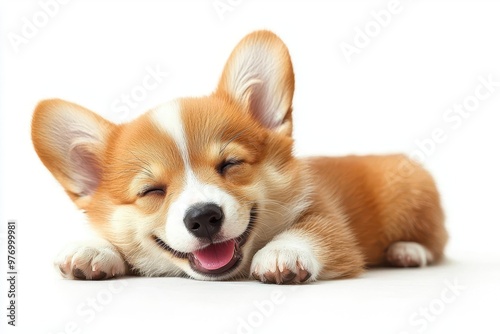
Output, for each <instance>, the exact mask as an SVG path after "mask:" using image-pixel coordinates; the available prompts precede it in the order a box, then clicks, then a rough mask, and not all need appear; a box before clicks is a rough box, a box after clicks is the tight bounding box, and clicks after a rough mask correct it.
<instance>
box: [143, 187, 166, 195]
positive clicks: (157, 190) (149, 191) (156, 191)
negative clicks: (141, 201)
mask: <svg viewBox="0 0 500 334" xmlns="http://www.w3.org/2000/svg"><path fill="white" fill-rule="evenodd" d="M165 193H166V187H164V186H148V187H146V188H144V189H143V190H141V192H140V193H139V194H138V195H139V197H145V196H165Z"/></svg>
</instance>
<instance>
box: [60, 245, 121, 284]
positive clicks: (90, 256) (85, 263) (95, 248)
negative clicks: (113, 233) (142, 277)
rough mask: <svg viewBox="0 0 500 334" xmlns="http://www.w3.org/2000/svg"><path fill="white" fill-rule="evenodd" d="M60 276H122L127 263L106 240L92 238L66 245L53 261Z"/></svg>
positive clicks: (91, 278) (92, 278)
mask: <svg viewBox="0 0 500 334" xmlns="http://www.w3.org/2000/svg"><path fill="white" fill-rule="evenodd" d="M54 264H55V266H56V268H58V269H59V271H60V272H61V274H62V276H63V277H65V278H71V279H90V280H101V279H107V278H112V277H118V276H123V275H125V274H126V272H127V264H126V263H125V261H124V260H123V258H122V256H121V254H120V253H119V252H118V250H117V249H116V248H115V247H114V246H113V245H112V244H111V243H110V242H109V241H107V240H105V239H102V238H97V237H95V238H93V239H90V240H88V241H86V242H78V243H72V244H69V245H68V246H66V247H65V248H64V249H63V250H62V251H61V252H60V253H59V255H58V256H57V258H56V260H55V262H54Z"/></svg>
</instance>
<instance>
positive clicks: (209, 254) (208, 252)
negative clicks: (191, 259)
mask: <svg viewBox="0 0 500 334" xmlns="http://www.w3.org/2000/svg"><path fill="white" fill-rule="evenodd" d="M234 246H235V241H234V240H229V241H226V242H222V243H220V244H212V245H210V246H208V247H205V248H203V249H200V250H197V251H195V252H193V254H194V256H195V257H196V259H198V261H199V263H200V265H201V266H202V267H203V268H204V269H207V270H215V269H219V268H222V267H224V266H225V265H226V264H228V263H229V262H230V261H231V260H232V259H233V256H234Z"/></svg>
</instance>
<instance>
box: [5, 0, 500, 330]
mask: <svg viewBox="0 0 500 334" xmlns="http://www.w3.org/2000/svg"><path fill="white" fill-rule="evenodd" d="M42 1H43V0H42ZM224 2H226V1H224ZM227 2H229V1H227ZM231 3H234V4H235V6H234V10H232V11H230V12H227V13H226V14H225V16H224V19H223V20H221V19H220V18H219V16H218V15H217V12H216V11H215V10H214V7H213V1H212V0H206V1H198V2H196V1H184V2H182V1H163V2H160V1H158V2H155V1H128V2H125V1H114V2H111V1H109V2H104V1H95V2H92V1H72V2H70V3H68V4H67V5H63V6H61V7H60V9H59V11H58V13H57V14H56V15H55V16H54V17H53V18H50V19H49V21H48V23H47V25H46V26H45V27H43V28H41V29H40V30H39V31H38V33H37V34H36V36H34V37H32V38H30V39H29V40H28V43H27V44H26V45H21V46H20V48H19V52H17V53H16V52H15V50H14V49H13V48H12V46H11V44H10V42H9V39H8V34H9V33H20V32H21V29H22V26H23V24H24V23H23V22H24V21H23V17H27V18H32V17H33V15H36V14H37V13H38V12H39V11H40V10H41V7H40V4H39V3H38V2H37V1H2V2H1V4H0V15H1V17H0V32H1V35H2V38H1V40H0V43H1V45H0V51H1V52H2V54H1V57H0V73H1V76H0V80H1V81H0V94H1V95H0V112H1V119H0V152H1V157H0V164H1V167H0V168H1V169H0V172H1V173H0V185H1V189H0V191H1V194H0V196H1V197H0V205H1V207H0V221H1V228H2V229H1V232H2V233H3V234H2V236H3V239H2V243H1V250H0V254H1V258H2V261H1V263H2V271H1V273H2V276H0V277H2V279H1V280H0V282H1V284H2V285H1V286H0V289H1V291H0V296H1V299H0V305H1V306H2V307H1V309H2V310H5V305H6V291H7V290H6V285H5V279H4V278H3V277H4V276H3V275H5V272H6V270H5V258H6V256H5V250H6V247H5V239H4V238H5V227H6V222H7V220H8V219H16V220H17V221H18V224H19V229H18V233H19V244H18V257H19V260H18V261H19V282H18V283H19V285H18V293H19V298H18V305H19V310H18V317H19V318H18V324H19V326H18V327H16V328H7V330H8V333H64V332H66V333H71V332H72V331H71V330H65V327H66V326H68V324H69V326H71V322H75V323H76V324H77V326H78V329H79V330H80V333H105V332H113V333H119V332H133V331H137V332H144V333H148V332H152V331H158V332H172V333H179V332H183V333H196V332H203V333H238V330H239V332H240V333H277V332H290V333H300V332H310V331H313V332H326V333H328V332H339V333H361V332H368V333H402V332H408V333H419V332H425V333H444V332H446V333H470V332H488V333H494V332H499V331H500V323H499V322H498V301H499V300H500V284H499V282H500V247H499V245H498V235H499V233H500V227H499V226H500V224H499V223H500V215H499V213H498V200H499V198H498V189H499V188H500V176H499V175H498V171H499V170H500V160H499V159H498V158H497V154H498V148H499V143H500V131H498V126H499V124H500V113H499V112H498V111H499V109H500V97H499V96H500V87H496V88H495V89H494V90H493V92H492V93H491V94H490V96H488V97H486V98H484V99H483V100H482V101H480V102H479V106H478V107H477V109H476V110H475V111H473V112H471V113H470V115H469V116H468V118H463V119H462V118H460V119H459V120H457V119H456V118H455V119H454V120H453V121H452V120H450V119H448V120H447V119H444V118H443V117H444V116H445V115H447V110H448V109H449V108H453V106H454V104H457V103H458V104H460V103H462V102H463V101H464V100H467V99H468V98H469V97H470V96H473V95H474V94H475V93H476V88H477V87H478V86H479V85H481V79H479V78H480V77H483V78H487V77H488V76H490V75H491V76H492V77H493V78H494V79H495V80H498V81H500V62H499V60H500V43H499V42H498V31H500V20H498V13H499V10H500V4H499V3H497V2H487V1H475V2H474V1H469V2H467V1H461V2H458V1H457V2H451V1H449V2H439V1H403V0H402V1H401V6H402V10H401V11H400V13H398V14H396V15H393V16H392V19H391V22H390V23H389V24H388V25H387V27H383V28H382V29H381V31H380V33H379V35H378V36H376V37H373V38H372V39H371V42H370V43H369V45H367V46H366V47H364V48H362V49H361V50H360V53H359V54H356V55H354V56H353V57H352V61H351V62H350V63H348V62H347V61H346V58H345V57H344V56H343V54H342V52H341V50H340V44H341V43H342V42H346V43H352V42H353V38H354V37H355V35H356V30H355V29H356V27H359V28H364V27H365V25H367V24H368V25H370V24H371V23H370V22H372V21H373V20H374V19H373V17H372V16H371V14H370V12H371V11H372V10H375V11H380V10H382V9H385V8H388V2H387V1H369V2H368V1H367V2H362V1H352V2H348V1H343V2H333V1H332V2H327V1H289V2H285V1H256V0H253V1H245V0H241V1H239V2H238V1H232V2H231ZM260 28H268V29H271V30H273V31H275V32H276V33H278V34H279V35H280V36H281V37H282V39H283V40H284V41H285V42H286V43H287V45H288V46H289V49H290V53H291V56H292V61H293V62H294V69H295V74H296V94H295V99H294V106H295V109H294V112H295V114H294V115H295V137H296V139H297V141H296V151H297V153H298V154H299V155H310V154H330V155H335V154H348V153H358V154H363V153H386V152H396V151H402V152H406V153H414V154H421V155H422V154H424V153H415V152H416V151H418V150H421V149H420V148H419V146H418V144H417V142H422V141H423V140H424V139H426V138H430V137H431V136H432V134H433V133H435V138H436V139H437V140H436V142H437V143H436V144H435V147H434V149H433V150H431V151H428V152H427V154H426V155H423V157H424V163H425V165H426V166H427V167H428V168H429V169H430V170H431V172H432V173H433V174H434V176H435V177H436V179H437V182H438V185H439V188H440V190H441V193H442V198H443V203H444V206H445V209H446V212H447V217H448V220H447V225H448V229H449V231H450V235H451V239H450V243H449V247H448V256H449V258H451V260H450V261H449V262H448V263H446V264H444V265H441V266H437V267H432V268H427V269H422V270H418V269H415V270H414V269H410V270H376V271H369V272H367V273H366V274H365V275H363V276H362V277H360V278H358V279H353V280H341V281H332V282H321V283H317V284H312V285H309V286H301V287H298V288H297V287H281V286H279V287H276V286H271V285H264V284H259V283H257V282H218V283H213V282H212V283H210V282H197V281H193V280H187V279H166V278H159V279H146V278H132V279H126V280H119V281H110V282H75V281H64V280H61V279H59V278H58V276H57V275H56V274H55V272H54V271H53V268H52V267H51V262H52V259H53V258H54V255H55V254H56V253H57V252H58V251H59V250H60V249H61V248H62V247H63V245H64V243H65V242H66V240H69V239H70V237H69V235H71V234H76V235H79V234H80V231H81V229H82V221H83V219H82V215H81V214H80V213H78V212H77V211H76V209H75V208H74V206H73V205H72V203H71V202H70V200H69V199H68V198H66V195H65V194H64V192H63V191H62V189H61V187H60V186H59V185H58V184H57V183H56V181H55V180H54V179H53V178H52V176H51V175H50V174H49V172H48V171H47V170H46V169H45V168H44V167H43V165H42V164H41V163H40V161H39V160H38V158H37V157H36V154H35V153H34V150H33V148H32V145H31V141H30V134H29V126H30V117H31V114H32V111H33V108H34V106H35V104H36V103H37V101H39V100H40V99H44V98H49V97H61V98H65V99H68V100H71V101H74V102H77V103H80V104H82V105H84V106H86V107H88V108H90V109H92V110H95V111H98V112H99V113H100V114H102V115H103V116H105V117H107V118H109V119H111V120H114V121H119V120H122V119H124V118H125V119H127V118H131V117H134V116H136V115H138V114H140V113H141V112H142V111H144V110H146V109H148V108H150V107H153V106H155V105H157V104H159V103H162V102H164V101H167V100H169V99H171V98H174V97H178V96H186V95H188V96H189V95H200V94H206V93H209V92H210V91H211V90H213V89H214V88H215V85H216V82H217V80H218V78H219V75H220V72H221V70H222V66H223V64H224V62H225V61H226V59H227V57H228V56H229V53H230V51H231V50H232V48H233V47H234V46H235V45H236V43H237V42H238V41H239V39H240V38H242V37H243V36H244V35H245V34H247V33H248V32H250V31H252V30H255V29H260ZM154 71H156V72H158V71H159V72H168V73H169V74H168V75H166V76H165V75H163V74H161V73H160V75H156V76H154V75H151V72H154ZM141 86H142V87H146V88H143V91H145V92H146V96H145V97H144V99H143V100H141V101H136V102H137V103H136V104H137V105H136V106H134V107H130V108H125V107H124V106H125V105H124V103H123V101H121V94H130V93H131V92H133V91H138V90H140V89H141V88H140V87H141ZM137 87H139V88H137ZM481 92H482V93H483V94H484V93H485V92H486V91H485V90H484V89H482V90H481ZM437 129H441V134H440V131H439V130H437ZM443 136H444V138H445V139H443ZM446 281H449V282H454V281H457V282H458V283H459V284H460V285H463V286H465V288H464V289H463V290H461V291H460V295H458V296H456V298H455V299H454V300H453V301H452V302H451V301H450V302H449V303H445V302H441V303H442V305H445V307H444V308H443V309H442V310H441V309H439V306H440V305H441V304H440V298H443V297H442V295H441V294H442V292H443V290H444V289H446V288H447V285H446V284H447V283H446ZM113 282H115V283H113ZM124 282H126V284H127V285H126V286H124V287H123V289H122V290H121V291H119V292H116V293H112V292H110V291H111V290H109V289H110V286H109V284H115V285H112V286H111V288H113V287H115V288H119V287H120V284H122V283H124ZM274 291H276V292H274ZM273 293H274V295H273V296H274V299H273V298H271V294H273ZM280 293H281V294H282V295H280ZM446 293H447V292H445V295H444V296H445V297H444V298H445V299H446V300H449V299H450V298H451V296H452V295H449V294H446ZM99 296H100V298H101V301H104V302H106V301H107V300H106V299H104V300H103V299H102V298H106V297H109V296H112V298H111V299H112V300H110V301H109V303H108V304H106V305H104V306H103V309H102V311H99V312H96V316H95V319H92V320H91V321H87V320H88V317H89V316H90V313H89V308H88V305H87V304H86V303H87V302H88V298H97V297H99ZM272 300H275V307H274V311H273V312H271V313H272V314H268V315H261V316H260V317H259V313H258V312H261V311H259V309H258V308H257V306H255V304H254V303H255V302H256V301H257V302H262V301H267V303H266V305H269V303H271V302H272ZM276 301H277V303H276ZM97 306H98V307H99V306H101V305H97ZM421 307H434V310H435V311H436V310H437V311H442V313H441V314H439V315H437V316H436V317H435V318H433V320H432V321H430V320H429V321H428V323H427V325H428V326H427V327H426V328H425V330H423V331H421V329H422V328H423V327H421V326H423V324H422V320H421V319H422V318H421V317H420V315H419V312H421V309H420V308H421ZM436 307H437V309H436ZM79 308H80V311H78V309H79ZM5 312H6V311H2V313H1V314H0V315H1V317H0V319H2V320H1V326H2V332H4V331H3V328H6V317H5V315H4V313H5ZM82 312H83V315H82ZM415 312H417V315H416V317H417V318H413V320H414V321H417V323H418V325H415V326H414V324H412V323H411V322H410V317H412V315H413V314H414V313H415ZM260 314H263V313H262V312H261V313H260ZM413 316H415V315H413ZM431 316H433V314H431ZM250 318H252V319H253V320H254V321H259V319H262V323H261V324H260V325H259V326H257V327H251V328H246V331H245V329H242V328H238V326H239V324H240V323H239V321H243V320H241V319H244V321H247V322H248V321H251V320H250ZM69 329H70V328H69ZM73 332H78V331H73Z"/></svg>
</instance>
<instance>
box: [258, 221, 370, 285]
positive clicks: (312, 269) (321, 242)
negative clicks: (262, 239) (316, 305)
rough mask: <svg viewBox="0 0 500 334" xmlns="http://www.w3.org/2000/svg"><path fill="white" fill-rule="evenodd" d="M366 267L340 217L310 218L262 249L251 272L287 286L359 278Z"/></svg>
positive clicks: (260, 277) (298, 223)
mask: <svg viewBox="0 0 500 334" xmlns="http://www.w3.org/2000/svg"><path fill="white" fill-rule="evenodd" d="M363 265H364V260H363V256H362V253H361V251H360V249H359V248H358V246H357V244H356V240H355V238H354V236H353V235H352V232H351V231H350V230H349V228H348V226H347V224H346V222H345V221H344V220H343V219H342V218H341V217H332V216H330V217H328V216H326V217H325V216H317V215H311V216H306V217H303V218H302V220H300V221H299V222H297V223H296V224H294V225H293V226H292V227H291V228H290V229H289V230H286V231H284V232H282V233H280V234H278V235H277V236H275V237H274V238H273V239H272V240H271V241H270V242H269V243H268V244H267V245H266V246H264V247H263V248H262V249H260V250H259V251H258V252H257V253H256V254H255V256H254V257H253V259H252V265H251V269H250V270H251V271H250V272H251V274H252V276H253V277H254V278H255V279H258V280H260V281H262V282H264V283H276V284H288V283H304V282H312V281H315V280H318V279H332V278H338V277H353V276H357V275H359V274H360V273H361V272H362V271H363Z"/></svg>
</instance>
